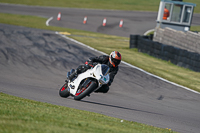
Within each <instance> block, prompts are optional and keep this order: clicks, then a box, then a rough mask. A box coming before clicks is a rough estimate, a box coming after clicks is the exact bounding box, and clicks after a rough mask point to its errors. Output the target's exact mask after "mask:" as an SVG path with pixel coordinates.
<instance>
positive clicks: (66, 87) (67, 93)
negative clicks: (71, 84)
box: [59, 83, 70, 98]
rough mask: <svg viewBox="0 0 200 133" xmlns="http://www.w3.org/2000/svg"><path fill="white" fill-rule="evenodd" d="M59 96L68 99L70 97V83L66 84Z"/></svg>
mask: <svg viewBox="0 0 200 133" xmlns="http://www.w3.org/2000/svg"><path fill="white" fill-rule="evenodd" d="M59 95H60V96H61V97H65V98H67V97H68V96H69V95H70V92H69V89H68V83H65V84H64V85H63V86H62V87H61V88H60V90H59Z"/></svg>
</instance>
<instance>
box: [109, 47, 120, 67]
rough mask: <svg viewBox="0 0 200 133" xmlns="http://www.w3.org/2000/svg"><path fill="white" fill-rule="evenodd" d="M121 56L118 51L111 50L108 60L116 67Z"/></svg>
mask: <svg viewBox="0 0 200 133" xmlns="http://www.w3.org/2000/svg"><path fill="white" fill-rule="evenodd" d="M121 59H122V56H121V54H120V53H119V52H118V51H113V52H111V53H110V56H109V61H110V64H112V66H113V67H117V66H118V65H119V64H120V62H121Z"/></svg>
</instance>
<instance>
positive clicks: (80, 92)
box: [74, 81, 97, 100]
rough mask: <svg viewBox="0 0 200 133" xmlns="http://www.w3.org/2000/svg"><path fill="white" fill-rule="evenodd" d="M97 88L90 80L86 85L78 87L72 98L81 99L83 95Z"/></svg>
mask: <svg viewBox="0 0 200 133" xmlns="http://www.w3.org/2000/svg"><path fill="white" fill-rule="evenodd" d="M96 88H97V83H96V82H94V81H90V82H89V83H88V85H87V86H86V87H85V88H84V87H83V88H79V89H78V91H77V92H76V94H75V96H74V100H81V99H83V98H84V97H86V96H88V95H90V93H92V91H94V90H95V89H96Z"/></svg>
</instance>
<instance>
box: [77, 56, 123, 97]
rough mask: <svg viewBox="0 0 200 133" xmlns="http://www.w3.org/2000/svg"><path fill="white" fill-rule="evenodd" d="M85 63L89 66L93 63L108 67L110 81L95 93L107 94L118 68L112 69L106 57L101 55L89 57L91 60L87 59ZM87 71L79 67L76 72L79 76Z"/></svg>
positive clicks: (83, 66)
mask: <svg viewBox="0 0 200 133" xmlns="http://www.w3.org/2000/svg"><path fill="white" fill-rule="evenodd" d="M87 62H89V64H93V63H100V64H106V65H108V66H109V67H110V71H109V74H110V81H109V83H108V84H107V85H103V86H102V87H101V88H99V89H98V90H97V91H95V92H103V93H107V92H108V90H109V86H110V85H111V83H112V82H113V79H114V77H115V75H116V74H117V72H118V69H119V68H118V66H117V67H113V66H112V64H110V62H109V56H108V55H101V56H99V57H91V58H89V60H87ZM87 69H88V67H87V66H85V65H80V66H79V67H78V68H77V72H78V74H80V73H82V72H85V71H86V70H87Z"/></svg>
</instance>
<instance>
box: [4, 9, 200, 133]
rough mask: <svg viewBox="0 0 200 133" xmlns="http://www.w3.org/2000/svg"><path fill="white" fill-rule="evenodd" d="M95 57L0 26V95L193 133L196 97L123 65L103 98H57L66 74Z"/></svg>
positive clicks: (198, 111) (54, 39) (45, 35)
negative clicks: (4, 94)
mask: <svg viewBox="0 0 200 133" xmlns="http://www.w3.org/2000/svg"><path fill="white" fill-rule="evenodd" d="M0 11H1V10H0ZM40 15H41V14H40ZM77 55H78V56H77ZM98 55H100V53H98V52H96V51H92V50H91V49H88V48H86V47H84V46H81V45H79V44H76V43H74V42H72V41H70V40H67V39H66V38H63V37H61V36H60V35H57V34H55V33H54V32H52V31H45V30H38V29H31V28H25V27H21V26H11V25H5V24H0V92H3V93H7V94H11V95H14V96H18V97H23V98H28V99H32V100H36V101H41V102H47V103H51V104H56V105H62V106H67V107H71V108H76V109H81V110H87V111H92V112H97V113H100V114H104V115H108V116H112V117H117V118H120V119H125V120H129V121H136V122H140V123H145V124H148V125H153V126H156V127H162V128H169V129H172V130H174V131H178V132H182V133H189V132H190V133H199V131H200V127H199V125H200V95H199V94H196V93H193V92H191V91H188V90H185V89H183V88H180V87H177V86H174V85H171V84H169V83H166V82H164V81H162V80H159V79H157V78H155V77H152V76H150V75H147V74H145V73H143V72H141V71H139V70H137V69H134V68H131V67H129V66H127V65H125V64H121V65H120V70H119V72H118V74H117V75H116V77H115V80H114V82H113V84H112V86H111V88H110V91H109V92H108V93H107V94H101V93H94V94H91V96H90V97H86V98H84V99H83V100H81V101H74V100H73V98H61V97H59V95H58V90H59V89H60V87H61V86H62V85H63V83H64V80H65V76H66V73H67V71H69V70H70V69H71V68H76V67H77V66H78V65H80V64H83V63H84V61H85V60H86V59H88V58H89V57H91V56H98ZM122 56H123V55H122Z"/></svg>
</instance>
